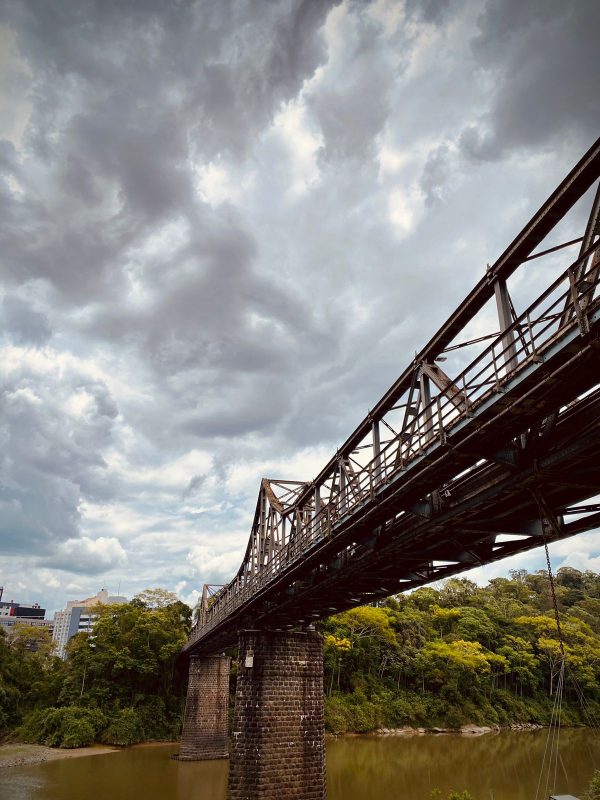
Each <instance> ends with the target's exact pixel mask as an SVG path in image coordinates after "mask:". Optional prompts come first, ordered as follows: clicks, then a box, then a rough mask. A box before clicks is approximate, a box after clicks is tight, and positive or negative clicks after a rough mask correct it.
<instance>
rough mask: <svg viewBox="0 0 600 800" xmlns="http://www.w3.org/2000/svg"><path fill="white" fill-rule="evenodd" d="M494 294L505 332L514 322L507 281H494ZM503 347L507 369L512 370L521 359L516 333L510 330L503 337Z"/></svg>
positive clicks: (502, 328) (499, 279)
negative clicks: (519, 357) (519, 358)
mask: <svg viewBox="0 0 600 800" xmlns="http://www.w3.org/2000/svg"><path fill="white" fill-rule="evenodd" d="M494 295H495V297H496V307H497V309H498V321H499V323H500V332H501V333H504V332H505V331H507V330H508V328H510V326H511V325H512V323H513V318H512V311H511V307H510V297H509V294H508V287H507V285H506V281H505V280H503V279H501V278H498V280H496V282H495V283H494ZM502 348H503V356H504V363H505V365H506V371H507V372H512V370H513V369H515V368H516V366H517V364H518V363H519V360H518V358H517V348H516V345H515V333H514V331H509V332H508V333H506V334H505V335H504V336H503V337H502Z"/></svg>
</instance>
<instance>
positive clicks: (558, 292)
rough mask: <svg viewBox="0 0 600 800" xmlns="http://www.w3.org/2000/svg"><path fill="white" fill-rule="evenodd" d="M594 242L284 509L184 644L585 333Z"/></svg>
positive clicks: (594, 304) (593, 303)
mask: <svg viewBox="0 0 600 800" xmlns="http://www.w3.org/2000/svg"><path fill="white" fill-rule="evenodd" d="M599 246H600V241H599V242H596V244H595V245H593V246H592V247H590V248H588V249H587V250H586V252H585V253H583V254H582V255H581V256H580V257H579V258H578V259H577V260H576V261H574V262H573V263H572V264H571V265H570V266H569V267H568V268H567V269H566V270H565V271H564V272H563V273H562V274H561V275H560V276H559V277H558V278H557V279H556V280H555V281H554V282H553V283H551V284H550V285H549V286H548V287H547V288H546V289H545V291H544V292H543V293H542V294H541V295H540V296H539V297H538V298H537V299H536V300H535V301H534V302H533V303H531V305H530V306H529V307H528V308H527V309H526V310H525V311H524V312H523V313H522V314H520V315H519V316H518V317H516V318H515V320H514V321H513V323H512V324H511V325H509V326H507V327H506V328H505V329H504V330H503V331H502V332H501V333H500V334H499V335H498V336H497V337H496V338H495V339H494V340H493V341H492V342H491V344H490V345H489V346H487V347H485V348H484V349H483V350H482V352H481V353H480V354H479V355H478V356H477V357H476V358H475V359H474V360H473V361H472V362H471V363H470V364H469V365H468V366H467V367H466V368H465V369H463V370H462V371H461V372H459V373H458V374H457V375H456V376H455V377H454V378H453V379H452V380H450V379H448V377H447V376H445V379H446V381H445V386H444V388H443V389H442V390H439V391H438V393H437V394H436V395H435V396H433V397H432V398H431V399H430V401H429V402H428V403H423V402H421V404H420V405H416V406H415V410H414V414H412V415H408V414H407V415H405V425H404V427H403V428H402V429H401V430H400V431H395V430H394V429H393V427H392V426H391V424H388V423H385V424H386V425H387V427H388V428H390V431H391V432H393V434H394V435H392V437H391V438H390V439H389V440H388V441H387V442H385V443H384V444H383V446H381V447H378V448H377V449H376V452H375V455H374V457H372V458H371V459H370V460H369V461H368V462H367V463H366V464H363V465H361V464H360V463H359V462H357V461H355V462H354V464H353V466H352V469H351V470H348V469H347V467H346V466H344V465H341V464H340V471H339V473H338V472H336V474H333V473H332V474H331V475H330V476H329V477H328V478H326V479H325V481H323V485H324V486H325V485H326V486H327V497H323V498H321V497H320V496H319V487H315V493H314V496H313V497H314V499H313V500H311V505H310V506H305V507H303V508H302V509H300V510H301V512H302V513H297V512H298V509H297V508H295V507H294V506H291V507H289V508H287V509H286V510H285V512H283V514H284V516H285V518H287V519H288V520H289V521H290V528H291V530H290V534H289V536H288V539H287V541H285V542H284V541H280V542H279V543H278V546H277V548H273V547H272V546H271V548H270V554H269V556H268V557H267V556H266V555H264V553H262V552H261V554H260V563H259V564H258V566H257V565H256V562H255V561H253V564H252V570H251V571H250V569H249V568H248V567H247V566H246V565H242V570H241V571H240V572H238V575H237V576H236V578H235V579H234V581H232V582H231V583H230V584H229V585H228V586H225V587H223V588H222V589H221V590H220V591H219V592H217V593H216V594H215V595H214V597H213V603H212V605H211V606H210V608H207V609H203V610H202V612H201V614H200V618H199V620H198V623H197V624H196V626H195V627H194V629H193V631H192V635H191V638H190V643H189V644H191V643H193V642H195V641H197V640H198V639H200V638H203V637H204V636H206V635H207V634H208V633H209V632H210V631H211V630H212V629H213V628H214V627H215V626H217V625H219V624H220V623H221V622H223V621H224V620H225V619H226V618H227V617H229V615H230V614H232V613H234V612H235V611H236V610H237V609H239V608H240V607H241V606H243V605H244V604H245V603H246V602H247V601H248V600H250V599H251V598H252V597H253V596H254V595H255V594H257V593H258V592H260V591H261V589H263V588H264V587H266V586H267V585H268V584H269V583H270V582H271V581H272V580H273V579H274V578H276V577H277V576H278V575H281V574H282V573H283V572H284V571H285V570H286V569H288V568H289V567H290V566H291V565H293V564H294V563H295V562H297V560H298V559H299V558H302V557H304V556H306V554H307V553H308V552H309V551H310V550H311V548H312V547H314V546H315V545H316V544H318V543H320V542H322V541H323V539H325V538H330V537H333V536H335V535H336V533H337V532H338V530H341V529H342V528H343V525H344V523H345V521H347V520H349V519H351V517H352V516H353V514H355V513H356V512H357V511H358V510H359V509H360V508H362V507H363V506H365V505H367V504H369V503H371V502H372V501H374V500H375V498H376V496H377V493H378V491H379V490H381V488H382V487H383V486H385V485H386V484H388V483H389V482H390V481H391V480H398V479H399V476H401V475H402V474H406V475H408V473H409V472H412V471H413V470H418V469H419V465H420V464H421V462H423V461H424V459H429V458H431V457H432V456H433V455H434V453H435V451H436V449H438V448H441V447H443V446H444V444H445V442H446V437H447V436H448V435H450V434H451V433H454V432H455V431H456V430H457V429H458V426H461V425H464V424H466V423H467V422H468V420H469V419H471V418H473V417H475V416H477V414H478V413H479V412H480V410H481V409H482V408H483V407H487V406H488V405H490V404H492V403H494V402H496V401H497V400H498V398H499V397H501V396H502V395H503V394H504V393H505V392H506V391H507V389H508V388H509V387H510V384H511V382H512V381H513V380H518V379H519V376H521V375H522V374H523V372H524V371H525V370H529V369H531V368H535V367H536V365H538V364H539V363H541V362H543V361H544V359H545V357H546V355H547V354H548V352H549V351H550V350H551V349H552V348H553V347H555V346H557V345H558V344H560V342H562V341H563V340H564V339H565V338H566V337H567V336H569V335H572V334H573V332H575V333H577V331H578V332H579V333H580V334H582V335H583V334H585V333H587V332H588V331H589V320H590V315H592V314H595V313H597V312H598V306H599V300H598V299H597V298H596V290H597V288H598V284H599V282H600V258H599V256H600V252H599ZM590 256H591V258H590ZM424 366H425V367H427V366H429V368H430V369H431V368H432V367H431V365H415V371H416V374H417V373H418V371H419V370H421V374H422V370H423V368H424ZM407 407H408V405H407ZM384 422H385V421H384ZM342 466H343V468H344V471H342ZM344 475H345V476H346V477H345V480H342V478H343V477H344Z"/></svg>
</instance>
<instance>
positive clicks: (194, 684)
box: [175, 656, 231, 761]
mask: <svg viewBox="0 0 600 800" xmlns="http://www.w3.org/2000/svg"><path fill="white" fill-rule="evenodd" d="M230 661H231V659H230V658H228V657H226V656H191V658H190V669H189V677H188V689H187V698H186V701H185V715H184V718H183V731H182V734H181V747H180V749H179V755H177V756H175V758H176V759H177V760H179V761H202V760H205V759H210V758H227V756H228V754H229V752H228V746H227V707H228V700H229V666H230Z"/></svg>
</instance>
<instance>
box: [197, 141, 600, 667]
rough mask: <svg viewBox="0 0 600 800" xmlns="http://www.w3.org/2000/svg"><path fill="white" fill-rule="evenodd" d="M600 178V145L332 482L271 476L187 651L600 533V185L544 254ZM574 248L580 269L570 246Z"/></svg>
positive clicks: (445, 330) (365, 426)
mask: <svg viewBox="0 0 600 800" xmlns="http://www.w3.org/2000/svg"><path fill="white" fill-rule="evenodd" d="M599 176H600V140H598V142H596V143H595V145H594V146H593V147H592V148H591V149H590V151H588V153H587V154H586V155H585V156H584V157H583V158H582V160H581V161H580V162H579V164H577V165H576V167H574V169H573V170H572V171H571V173H570V174H569V175H568V176H567V177H566V178H565V180H564V181H563V183H562V184H561V185H560V186H559V187H558V188H557V190H556V191H555V192H554V193H553V194H552V195H551V196H550V198H549V199H548V200H547V201H546V203H545V204H544V205H543V206H542V208H541V209H540V210H539V211H538V212H537V214H535V215H534V217H533V218H532V220H530V222H529V223H528V224H527V225H526V226H525V228H524V229H523V231H522V232H521V233H520V234H519V236H517V238H516V239H515V240H514V242H512V243H511V245H509V247H508V248H507V250H506V251H505V252H504V253H503V254H502V256H500V258H499V259H498V260H497V261H496V262H495V264H494V265H492V266H491V267H489V268H488V271H487V273H486V276H485V278H483V279H482V280H481V281H480V282H479V283H478V284H477V285H476V287H475V288H474V289H473V290H472V291H471V293H470V294H469V295H468V297H467V298H466V299H465V301H464V303H463V304H461V306H460V307H459V308H458V309H457V310H456V311H455V312H454V313H453V314H452V315H451V316H450V317H449V319H448V320H447V321H446V323H445V324H444V325H443V326H442V328H441V329H440V330H439V331H438V332H437V333H436V334H435V336H434V337H433V338H432V339H431V341H430V342H429V343H428V344H427V345H426V346H425V348H424V349H423V350H422V351H421V352H420V353H419V354H418V355H416V356H415V359H414V361H413V362H412V363H411V364H410V365H409V366H408V367H407V369H406V370H405V372H404V373H403V374H402V375H401V376H400V378H399V379H398V380H397V381H396V383H395V384H394V385H393V386H392V387H391V388H390V389H389V391H388V392H387V393H386V394H385V395H384V397H383V398H382V399H381V400H380V401H379V402H378V403H377V405H376V406H375V408H374V409H373V411H371V412H370V413H369V415H368V416H367V417H366V418H365V420H363V421H362V422H361V423H360V425H359V426H358V427H357V429H356V430H355V431H354V432H353V433H352V434H351V436H350V437H349V439H348V440H347V441H346V442H345V443H344V445H342V447H341V448H340V449H339V450H338V451H337V452H336V455H335V456H334V457H333V458H332V460H331V461H330V462H329V463H328V464H327V465H326V466H325V467H324V468H323V470H322V471H321V473H320V474H319V475H318V476H317V478H315V480H314V481H312V482H310V483H300V482H294V481H269V480H267V479H265V480H263V481H262V484H261V489H260V492H259V498H258V502H257V506H256V512H255V516H254V522H253V526H252V532H251V535H250V539H249V542H248V546H247V549H246V554H245V556H244V559H243V562H242V565H241V567H240V569H239V570H238V573H237V575H236V576H235V578H234V579H233V580H232V581H231V582H230V583H229V584H228V585H227V586H222V587H217V589H216V591H215V592H214V593H213V594H212V596H210V593H209V587H206V586H205V592H204V594H203V600H202V604H201V606H200V615H199V618H198V622H197V624H196V625H195V627H194V629H193V631H192V635H191V637H190V640H189V642H188V643H187V645H186V648H185V652H187V653H188V654H191V653H203V654H210V653H212V652H215V651H217V650H221V649H223V648H224V647H226V646H228V645H231V644H234V643H235V641H236V638H237V633H238V631H240V630H243V629H246V628H250V627H252V628H257V627H258V628H262V629H270V630H277V629H279V630H286V629H288V628H293V627H296V626H298V625H306V624H308V623H310V622H312V621H313V620H315V619H317V618H320V617H323V616H328V615H330V614H332V613H335V612H338V611H342V610H344V609H347V608H350V607H353V606H356V605H359V604H361V603H365V602H371V601H373V600H375V599H378V598H381V597H385V596H388V595H391V594H396V593H398V592H401V591H405V590H406V589H411V588H414V587H417V586H421V585H423V584H426V583H429V582H431V581H434V580H438V579H440V578H445V577H448V576H451V575H454V574H456V573H459V572H462V571H464V570H467V569H470V568H472V567H475V566H479V565H483V564H487V563H490V562H492V561H496V560H499V559H501V558H504V557H506V556H508V555H511V554H514V553H519V552H522V551H525V550H528V549H531V548H534V547H537V546H539V545H542V544H544V543H545V542H552V541H555V540H557V539H561V538H564V537H567V536H572V535H574V534H576V533H580V532H582V531H585V530H591V529H593V528H595V527H598V526H600V501H599V500H598V499H596V496H597V495H600V465H599V464H598V458H597V453H598V447H599V445H600V296H599V295H600V187H598V188H597V190H596V194H595V199H594V200H593V203H592V209H591V213H590V215H589V218H588V221H587V225H586V228H585V231H584V233H583V235H582V236H581V237H579V238H577V239H571V240H570V241H568V242H564V243H563V244H558V245H557V244H556V242H555V240H553V241H552V242H548V244H550V245H552V246H550V247H547V248H546V249H545V250H542V251H537V252H535V253H533V254H532V251H534V250H535V249H536V248H537V247H538V246H539V245H540V244H541V243H542V242H544V240H545V238H546V237H547V236H548V234H549V233H550V232H551V231H552V230H553V229H554V227H555V226H556V224H557V222H558V221H559V220H561V219H562V218H563V217H564V216H565V215H566V214H567V213H568V212H569V211H570V209H571V208H572V207H573V206H574V204H575V203H576V202H577V201H578V200H579V199H581V198H582V197H583V196H584V194H585V193H586V192H587V190H588V189H590V188H591V187H592V186H593V184H594V183H595V182H596V181H597V179H598V177H599ZM574 244H579V245H580V249H579V254H578V256H576V257H575V259H574V260H573V257H572V256H571V257H570V259H569V262H570V263H569V265H568V266H567V267H566V269H565V268H564V266H562V262H560V259H561V258H563V257H564V255H563V254H562V253H561V255H560V256H556V253H557V251H562V250H563V249H564V248H570V247H572V246H573V245H574ZM548 257H549V258H550V262H548V261H544V262H543V263H544V264H546V265H549V266H550V267H551V269H550V271H544V270H543V269H542V271H541V272H540V271H539V266H537V267H536V268H537V269H538V273H537V274H538V279H539V280H541V281H542V286H543V287H544V288H543V290H538V291H539V294H538V295H537V296H536V297H535V299H534V300H533V301H532V300H531V298H529V299H526V298H527V295H525V296H524V297H525V299H526V302H522V301H521V305H522V306H524V310H523V311H521V313H520V314H517V311H516V310H515V305H514V303H513V299H512V297H511V294H510V290H509V284H508V282H507V281H508V279H509V278H510V277H511V276H512V275H513V273H515V272H516V271H517V270H518V269H527V274H526V275H525V274H522V276H521V277H522V280H521V281H520V283H519V282H518V281H517V282H516V284H515V286H516V288H517V290H520V288H522V286H523V285H525V286H527V285H531V272H530V270H531V269H532V268H531V266H528V267H526V268H525V267H524V266H523V265H525V264H526V263H527V262H529V261H531V260H533V259H538V258H544V259H547V258H548ZM557 259H558V261H557ZM539 263H540V262H537V261H536V265H538V264H539ZM557 266H560V271H559V274H558V276H555V277H554V278H553V277H552V275H553V274H554V273H553V272H552V269H556V267H557ZM494 304H495V307H496V315H494V313H493V312H492V313H490V307H491V306H493V305H494ZM489 325H491V326H492V327H491V332H490V333H486V335H483V336H479V338H476V339H472V340H469V335H468V334H469V332H471V333H472V331H473V330H475V331H478V332H481V331H482V330H489V327H487V326H489ZM469 326H470V327H469ZM482 326H483V327H482ZM473 346H475V349H474V350H473V349H472V348H473ZM461 348H467V349H466V351H465V350H464V349H461ZM469 348H471V349H469ZM457 351H459V352H460V353H471V354H474V357H473V355H471V356H463V355H461V356H460V357H458V356H457ZM469 357H471V358H472V360H471V361H467V359H468V358H469ZM442 361H450V362H451V363H452V364H454V367H455V369H454V371H453V372H452V373H451V375H452V377H451V376H450V375H448V374H446V373H445V372H444V370H443V369H442V368H441V366H440V362H442ZM385 437H387V438H385Z"/></svg>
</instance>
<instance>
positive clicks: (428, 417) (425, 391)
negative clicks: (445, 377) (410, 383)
mask: <svg viewBox="0 0 600 800" xmlns="http://www.w3.org/2000/svg"><path fill="white" fill-rule="evenodd" d="M419 392H420V394H421V409H422V412H421V413H422V415H423V419H424V421H425V430H424V432H421V431H419V440H420V439H421V436H422V435H424V437H425V445H427V444H429V442H430V441H431V439H432V438H433V414H432V409H431V384H430V381H429V376H427V375H425V373H424V372H423V370H421V371H420V374H419ZM419 428H420V425H419Z"/></svg>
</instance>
